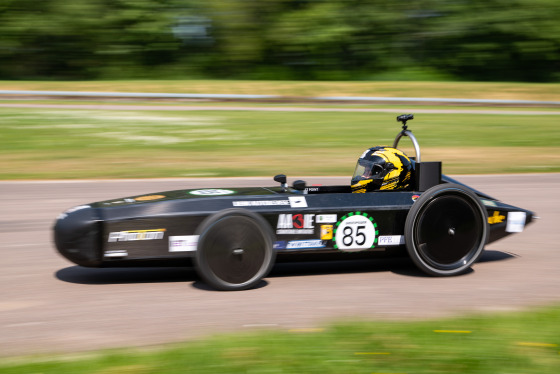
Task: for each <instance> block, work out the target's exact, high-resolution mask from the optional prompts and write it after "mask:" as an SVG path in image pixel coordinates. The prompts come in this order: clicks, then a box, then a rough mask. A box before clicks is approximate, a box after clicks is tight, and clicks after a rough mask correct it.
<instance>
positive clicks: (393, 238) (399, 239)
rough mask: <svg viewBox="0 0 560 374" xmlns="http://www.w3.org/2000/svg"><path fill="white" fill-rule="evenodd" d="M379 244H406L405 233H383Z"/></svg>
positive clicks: (381, 245)
mask: <svg viewBox="0 0 560 374" xmlns="http://www.w3.org/2000/svg"><path fill="white" fill-rule="evenodd" d="M377 244H378V245H379V246H380V247H383V246H389V245H402V244H404V236H403V235H382V236H380V237H379V240H378V241H377Z"/></svg>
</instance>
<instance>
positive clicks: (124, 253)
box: [103, 250, 128, 257]
mask: <svg viewBox="0 0 560 374" xmlns="http://www.w3.org/2000/svg"><path fill="white" fill-rule="evenodd" d="M103 256H104V257H126V256H128V252H127V251H125V250H117V251H106V252H105V253H104V254H103Z"/></svg>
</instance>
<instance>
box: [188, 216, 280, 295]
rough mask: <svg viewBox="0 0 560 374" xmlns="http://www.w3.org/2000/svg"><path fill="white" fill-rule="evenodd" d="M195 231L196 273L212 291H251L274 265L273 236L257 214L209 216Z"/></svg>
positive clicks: (268, 226)
mask: <svg viewBox="0 0 560 374" xmlns="http://www.w3.org/2000/svg"><path fill="white" fill-rule="evenodd" d="M197 232H198V233H199V235H200V237H199V240H198V246H197V251H196V255H195V266H196V271H197V272H198V274H199V275H200V277H201V278H202V279H204V281H205V282H206V283H207V284H208V285H210V286H212V287H213V288H216V289H218V290H222V291H238V290H245V289H249V288H252V287H254V286H256V285H257V284H258V283H259V282H260V281H261V279H262V278H263V277H265V276H266V275H267V274H268V272H269V271H270V269H271V268H272V266H273V265H274V260H275V258H276V256H275V251H274V249H273V243H274V233H273V231H272V229H271V228H270V225H269V224H268V223H267V222H266V221H265V220H264V219H263V218H262V217H261V216H260V215H258V214H255V213H252V212H250V211H247V210H244V209H227V210H224V211H222V212H219V213H216V214H214V215H212V216H210V217H208V218H207V219H206V220H205V221H204V222H202V224H201V225H200V227H199V229H198V230H197Z"/></svg>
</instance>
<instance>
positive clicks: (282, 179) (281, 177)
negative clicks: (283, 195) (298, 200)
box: [274, 174, 288, 184]
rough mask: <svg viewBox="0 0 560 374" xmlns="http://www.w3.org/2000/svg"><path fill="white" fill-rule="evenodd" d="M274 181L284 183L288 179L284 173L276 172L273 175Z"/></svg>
mask: <svg viewBox="0 0 560 374" xmlns="http://www.w3.org/2000/svg"><path fill="white" fill-rule="evenodd" d="M274 181H275V182H278V183H281V184H285V183H286V182H287V181H288V178H286V176H285V175H284V174H278V175H276V176H274Z"/></svg>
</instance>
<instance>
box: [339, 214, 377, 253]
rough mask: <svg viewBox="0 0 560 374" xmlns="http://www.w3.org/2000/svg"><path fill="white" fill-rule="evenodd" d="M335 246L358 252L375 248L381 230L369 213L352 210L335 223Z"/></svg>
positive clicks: (342, 249)
mask: <svg viewBox="0 0 560 374" xmlns="http://www.w3.org/2000/svg"><path fill="white" fill-rule="evenodd" d="M333 232H334V242H335V244H334V248H335V249H339V250H341V251H344V252H358V251H363V250H366V249H369V248H375V245H376V244H377V239H378V237H379V231H378V230H377V223H376V222H375V221H374V219H373V217H370V216H369V215H368V214H367V213H363V212H352V213H348V214H346V215H345V216H343V217H342V218H341V219H340V220H339V221H338V222H337V223H336V225H335V228H334V230H333Z"/></svg>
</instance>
